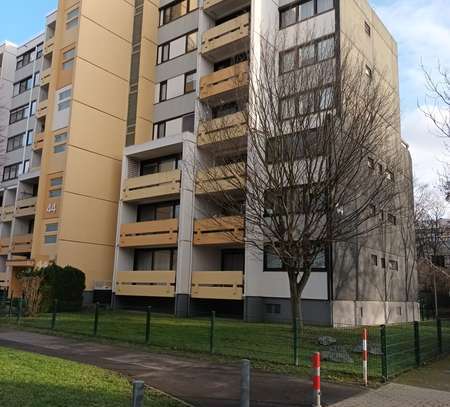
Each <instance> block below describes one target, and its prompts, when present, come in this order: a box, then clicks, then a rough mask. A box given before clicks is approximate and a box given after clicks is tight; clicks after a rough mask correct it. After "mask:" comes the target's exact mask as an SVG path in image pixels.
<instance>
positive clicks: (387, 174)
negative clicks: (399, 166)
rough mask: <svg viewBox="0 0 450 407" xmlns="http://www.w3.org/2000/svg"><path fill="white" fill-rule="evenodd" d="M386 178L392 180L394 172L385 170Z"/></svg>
mask: <svg viewBox="0 0 450 407" xmlns="http://www.w3.org/2000/svg"><path fill="white" fill-rule="evenodd" d="M386 178H387V179H388V180H389V181H394V173H393V172H392V171H389V170H386Z"/></svg>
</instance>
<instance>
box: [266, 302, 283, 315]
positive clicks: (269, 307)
mask: <svg viewBox="0 0 450 407" xmlns="http://www.w3.org/2000/svg"><path fill="white" fill-rule="evenodd" d="M264 308H265V310H266V314H280V313H281V305H280V304H265V307H264Z"/></svg>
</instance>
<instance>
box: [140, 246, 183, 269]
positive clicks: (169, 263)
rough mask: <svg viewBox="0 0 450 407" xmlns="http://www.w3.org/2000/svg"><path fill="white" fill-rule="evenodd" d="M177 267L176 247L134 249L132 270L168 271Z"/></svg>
mask: <svg viewBox="0 0 450 407" xmlns="http://www.w3.org/2000/svg"><path fill="white" fill-rule="evenodd" d="M176 268H177V249H153V250H135V252H134V270H136V271H169V270H176Z"/></svg>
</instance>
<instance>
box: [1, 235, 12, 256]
mask: <svg viewBox="0 0 450 407" xmlns="http://www.w3.org/2000/svg"><path fill="white" fill-rule="evenodd" d="M10 243H11V240H10V238H9V237H5V238H3V239H0V255H1V256H7V255H8V253H9V245H10Z"/></svg>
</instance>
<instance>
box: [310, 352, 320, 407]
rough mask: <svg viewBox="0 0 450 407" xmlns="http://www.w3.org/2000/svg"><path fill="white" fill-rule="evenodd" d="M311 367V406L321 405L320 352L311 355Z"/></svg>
mask: <svg viewBox="0 0 450 407" xmlns="http://www.w3.org/2000/svg"><path fill="white" fill-rule="evenodd" d="M312 367H313V379H312V381H313V407H321V404H320V396H321V393H320V352H316V353H314V354H313V357H312Z"/></svg>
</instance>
